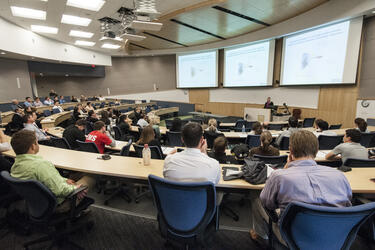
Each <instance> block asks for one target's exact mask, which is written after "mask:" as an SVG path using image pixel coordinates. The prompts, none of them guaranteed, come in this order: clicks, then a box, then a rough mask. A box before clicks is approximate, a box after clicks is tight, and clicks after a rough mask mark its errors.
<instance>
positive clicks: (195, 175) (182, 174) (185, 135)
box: [163, 122, 221, 184]
mask: <svg viewBox="0 0 375 250" xmlns="http://www.w3.org/2000/svg"><path fill="white" fill-rule="evenodd" d="M182 140H183V142H184V144H185V146H186V149H185V150H184V151H182V152H179V153H174V154H171V155H168V156H167V157H166V158H165V161H164V169H163V175H164V178H166V179H170V180H176V181H191V180H197V181H203V180H207V181H211V182H212V183H214V184H217V183H219V181H220V177H221V168H220V165H219V162H218V161H217V160H215V159H212V158H210V157H209V156H208V155H207V142H206V140H205V139H204V138H203V129H202V126H201V125H200V124H198V123H196V122H189V123H188V124H186V125H185V126H184V128H183V130H182Z"/></svg>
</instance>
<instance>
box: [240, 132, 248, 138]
mask: <svg viewBox="0 0 375 250" xmlns="http://www.w3.org/2000/svg"><path fill="white" fill-rule="evenodd" d="M238 135H239V137H240V138H246V137H247V134H246V133H238Z"/></svg>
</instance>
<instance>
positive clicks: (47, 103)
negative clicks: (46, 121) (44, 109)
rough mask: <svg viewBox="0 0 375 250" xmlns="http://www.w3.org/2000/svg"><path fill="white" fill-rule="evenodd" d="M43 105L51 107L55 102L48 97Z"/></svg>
mask: <svg viewBox="0 0 375 250" xmlns="http://www.w3.org/2000/svg"><path fill="white" fill-rule="evenodd" d="M43 103H44V105H47V106H50V105H52V104H53V101H52V100H51V99H50V98H49V97H48V96H46V97H45V98H44V102H43Z"/></svg>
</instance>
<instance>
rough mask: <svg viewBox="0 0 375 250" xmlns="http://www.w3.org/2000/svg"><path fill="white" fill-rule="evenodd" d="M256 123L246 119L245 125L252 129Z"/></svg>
mask: <svg viewBox="0 0 375 250" xmlns="http://www.w3.org/2000/svg"><path fill="white" fill-rule="evenodd" d="M254 123H256V122H255V121H251V122H249V121H246V124H245V127H246V128H249V129H252V128H253V124H254Z"/></svg>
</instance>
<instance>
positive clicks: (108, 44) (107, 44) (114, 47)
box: [102, 43, 121, 49]
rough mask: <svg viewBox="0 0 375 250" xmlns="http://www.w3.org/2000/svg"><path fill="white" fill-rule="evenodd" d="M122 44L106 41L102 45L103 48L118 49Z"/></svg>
mask: <svg viewBox="0 0 375 250" xmlns="http://www.w3.org/2000/svg"><path fill="white" fill-rule="evenodd" d="M120 47H121V45H116V44H111V43H105V44H103V45H102V48H103V49H118V48H120Z"/></svg>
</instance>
